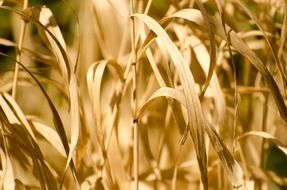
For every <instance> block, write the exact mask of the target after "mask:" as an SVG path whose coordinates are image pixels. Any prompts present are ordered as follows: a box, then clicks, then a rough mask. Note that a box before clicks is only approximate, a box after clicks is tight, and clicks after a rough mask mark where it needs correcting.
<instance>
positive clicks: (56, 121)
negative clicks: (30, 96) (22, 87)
mask: <svg viewBox="0 0 287 190" xmlns="http://www.w3.org/2000/svg"><path fill="white" fill-rule="evenodd" d="M0 55H1V56H4V57H7V58H9V59H11V60H13V61H15V60H14V59H13V58H11V57H9V56H7V55H5V54H3V53H0ZM17 64H19V65H21V67H22V68H23V69H24V70H25V71H26V72H27V73H28V74H29V75H30V76H31V78H32V79H33V80H34V81H35V82H36V84H37V86H38V87H39V88H40V90H41V92H42V93H43V95H44V97H45V99H46V100H47V101H48V104H49V107H50V110H51V112H52V115H53V122H54V125H55V128H56V130H57V133H58V135H59V137H60V139H61V141H62V143H63V146H64V148H65V152H66V154H67V155H69V154H70V148H69V143H68V140H67V136H66V133H65V129H64V126H63V123H62V120H61V117H60V115H59V113H58V111H57V109H56V107H55V106H54V104H53V102H52V100H51V99H50V97H49V95H48V93H47V92H46V90H45V89H44V87H43V86H42V85H41V83H40V82H39V81H38V80H37V78H36V77H35V76H34V75H33V74H32V73H31V72H30V71H29V70H28V69H27V68H26V67H25V66H24V65H23V64H21V63H20V62H17ZM70 156H71V155H70ZM68 157H69V156H68ZM68 163H69V165H70V167H71V170H72V172H73V174H74V177H75V179H77V178H78V177H77V173H76V169H75V166H74V163H73V161H71V162H68ZM65 172H66V169H65V170H64V174H65Z"/></svg>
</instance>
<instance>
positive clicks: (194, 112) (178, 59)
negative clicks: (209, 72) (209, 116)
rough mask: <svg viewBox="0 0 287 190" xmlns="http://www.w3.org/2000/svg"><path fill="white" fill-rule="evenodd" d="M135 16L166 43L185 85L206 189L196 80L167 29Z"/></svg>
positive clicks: (205, 163) (147, 18)
mask: <svg viewBox="0 0 287 190" xmlns="http://www.w3.org/2000/svg"><path fill="white" fill-rule="evenodd" d="M133 16H134V17H137V18H139V19H140V20H141V21H143V22H144V23H145V24H146V25H147V26H148V27H149V28H150V29H151V30H152V31H153V32H154V33H155V34H156V35H157V37H158V39H159V40H160V41H161V43H163V44H164V45H165V48H166V50H167V51H168V53H169V55H170V58H171V60H172V61H173V63H174V65H175V67H176V69H177V71H178V73H179V76H180V79H181V83H182V86H183V91H184V95H185V98H186V102H187V110H188V121H189V122H188V124H189V127H190V132H191V137H192V139H193V142H194V145H195V150H196V152H197V160H198V164H199V168H200V172H201V180H202V184H203V186H204V189H208V185H207V184H208V179H207V156H206V147H205V139H204V122H205V121H204V117H203V115H202V114H203V113H202V110H201V105H200V101H199V99H198V96H197V93H196V91H195V82H194V79H193V76H192V75H191V72H190V69H189V67H188V64H187V63H186V61H185V60H184V59H183V57H182V55H181V53H180V52H179V50H178V48H177V47H176V46H175V44H174V43H173V42H172V41H171V39H170V38H169V36H168V35H167V33H166V31H165V30H164V29H163V28H162V27H161V26H160V24H159V23H157V22H156V21H155V20H153V19H152V18H150V17H148V16H146V15H142V14H134V15H133Z"/></svg>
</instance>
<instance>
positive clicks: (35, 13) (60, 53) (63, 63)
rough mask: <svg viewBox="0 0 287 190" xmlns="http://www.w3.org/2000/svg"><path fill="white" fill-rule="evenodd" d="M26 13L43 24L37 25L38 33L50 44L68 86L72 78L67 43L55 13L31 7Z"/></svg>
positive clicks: (46, 9)
mask: <svg viewBox="0 0 287 190" xmlns="http://www.w3.org/2000/svg"><path fill="white" fill-rule="evenodd" d="M24 13H26V14H28V15H29V16H30V17H33V18H34V19H36V20H37V21H38V22H39V23H41V25H39V24H37V23H36V26H37V29H38V33H39V35H40V37H41V38H42V39H43V41H44V42H45V44H49V46H48V47H49V48H50V49H51V51H52V52H53V53H54V54H55V56H56V57H57V60H58V63H59V68H60V71H61V74H62V75H63V79H64V80H65V82H66V84H67V85H68V83H69V80H70V77H71V66H70V63H69V60H68V56H67V54H66V43H65V41H64V38H63V35H62V33H61V31H60V28H59V26H58V25H57V22H56V20H55V18H54V16H53V13H52V12H51V10H50V9H49V8H47V7H30V8H27V9H25V10H24ZM28 19H30V18H28ZM43 26H44V27H43ZM51 34H53V36H51Z"/></svg>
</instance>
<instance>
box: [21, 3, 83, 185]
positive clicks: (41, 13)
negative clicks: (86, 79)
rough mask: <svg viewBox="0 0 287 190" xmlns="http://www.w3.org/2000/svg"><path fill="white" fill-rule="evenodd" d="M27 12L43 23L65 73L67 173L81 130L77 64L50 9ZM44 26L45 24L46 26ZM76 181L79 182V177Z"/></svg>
mask: <svg viewBox="0 0 287 190" xmlns="http://www.w3.org/2000/svg"><path fill="white" fill-rule="evenodd" d="M25 12H27V13H28V14H30V15H32V17H33V18H35V19H37V20H38V21H39V22H40V23H41V25H36V26H37V27H38V32H39V34H40V36H41V37H42V38H43V40H44V41H46V42H47V44H49V45H50V46H51V49H52V51H53V52H54V54H55V56H56V57H57V59H58V63H59V67H60V70H61V74H62V75H63V79H64V81H65V83H66V87H67V89H68V91H69V98H70V99H69V100H70V102H69V105H70V122H71V144H70V149H69V154H68V158H67V164H66V167H65V170H64V174H65V173H66V171H67V169H68V166H69V165H70V162H71V160H72V157H73V154H74V151H75V149H76V146H77V143H78V138H79V130H80V118H79V117H80V115H79V99H78V86H77V79H76V76H75V73H74V71H75V66H76V65H72V64H71V63H70V61H69V59H68V56H67V53H66V43H65V41H64V38H63V36H62V33H61V31H60V28H59V27H58V25H57V23H56V20H55V18H54V17H53V14H52V12H51V11H50V9H48V8H46V7H41V8H40V9H39V8H37V7H34V8H28V9H26V10H25ZM30 15H29V16H30ZM42 26H44V28H43V27H42ZM51 34H52V35H51ZM54 38H55V39H54ZM73 173H74V175H75V174H76V172H75V171H73ZM75 176H76V175H75ZM76 178H77V177H75V179H76ZM62 181H63V179H62ZM76 183H77V184H78V182H77V179H76Z"/></svg>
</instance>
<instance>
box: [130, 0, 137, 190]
mask: <svg viewBox="0 0 287 190" xmlns="http://www.w3.org/2000/svg"><path fill="white" fill-rule="evenodd" d="M130 13H131V14H134V1H133V0H130ZM131 19H132V20H131V34H132V35H131V43H132V50H131V51H132V52H131V54H132V76H133V81H132V112H133V113H132V114H133V138H134V139H133V162H134V182H135V187H134V189H135V190H138V189H139V131H138V120H137V118H136V113H137V110H136V109H137V97H136V95H137V91H136V89H137V68H136V65H137V64H136V63H137V52H136V34H135V33H136V32H135V21H134V18H131Z"/></svg>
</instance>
